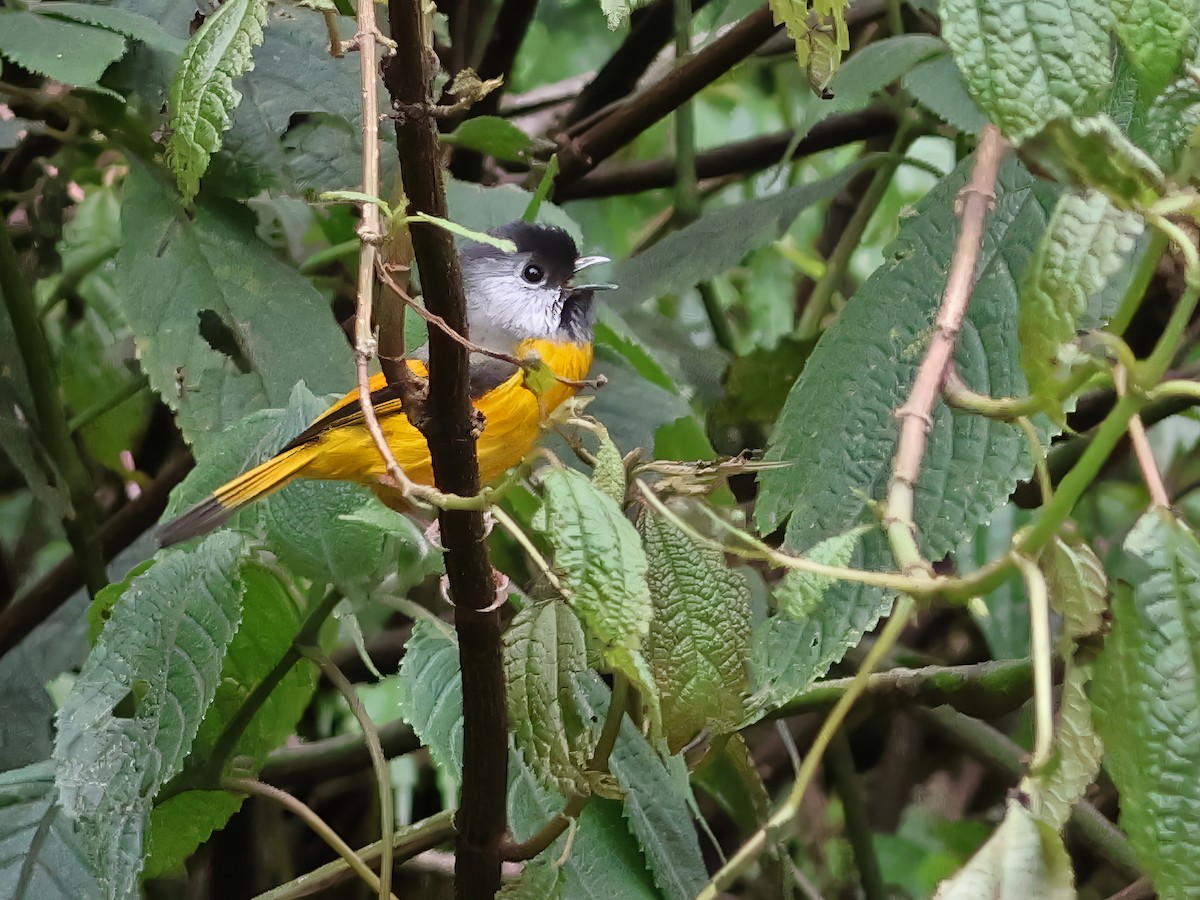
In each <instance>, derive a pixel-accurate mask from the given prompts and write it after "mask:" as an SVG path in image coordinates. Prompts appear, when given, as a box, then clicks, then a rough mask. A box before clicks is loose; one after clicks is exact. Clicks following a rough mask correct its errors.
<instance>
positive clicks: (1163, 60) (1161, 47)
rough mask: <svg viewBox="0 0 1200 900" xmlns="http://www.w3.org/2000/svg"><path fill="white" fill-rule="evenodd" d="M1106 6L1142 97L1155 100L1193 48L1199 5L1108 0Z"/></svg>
mask: <svg viewBox="0 0 1200 900" xmlns="http://www.w3.org/2000/svg"><path fill="white" fill-rule="evenodd" d="M1109 5H1110V6H1111V7H1112V14H1113V16H1114V17H1115V19H1116V21H1115V22H1114V26H1115V31H1116V33H1117V37H1118V38H1119V39H1120V41H1121V46H1122V47H1123V48H1124V50H1125V53H1126V54H1127V55H1128V57H1129V60H1130V61H1131V62H1132V63H1133V66H1134V68H1135V69H1136V70H1137V73H1138V80H1139V82H1140V86H1141V89H1142V94H1143V96H1146V97H1154V96H1156V95H1157V94H1158V93H1159V91H1161V90H1162V89H1163V88H1164V87H1165V86H1166V85H1167V82H1169V81H1170V80H1171V78H1172V76H1174V75H1175V74H1176V73H1177V72H1178V70H1179V65H1180V63H1181V62H1182V61H1183V58H1184V54H1185V53H1186V52H1187V50H1188V47H1189V46H1191V45H1194V44H1195V40H1196V17H1197V15H1198V14H1200V5H1198V4H1197V3H1196V0H1110V4H1109Z"/></svg>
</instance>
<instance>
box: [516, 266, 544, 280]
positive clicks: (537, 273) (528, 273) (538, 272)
mask: <svg viewBox="0 0 1200 900" xmlns="http://www.w3.org/2000/svg"><path fill="white" fill-rule="evenodd" d="M521 277H522V278H524V279H525V280H526V281H528V282H529V283H530V284H541V282H542V279H544V278H545V277H546V270H545V269H543V268H542V267H541V266H539V265H538V264H537V263H530V264H529V265H527V266H526V267H525V268H524V269H522V270H521Z"/></svg>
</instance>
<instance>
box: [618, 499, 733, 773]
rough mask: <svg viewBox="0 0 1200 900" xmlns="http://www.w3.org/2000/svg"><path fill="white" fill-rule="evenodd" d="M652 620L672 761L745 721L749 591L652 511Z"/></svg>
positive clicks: (721, 558) (651, 654)
mask: <svg viewBox="0 0 1200 900" xmlns="http://www.w3.org/2000/svg"><path fill="white" fill-rule="evenodd" d="M638 531H640V532H641V535H642V542H643V544H644V546H645V550H646V558H647V560H648V562H649V570H648V576H649V584H650V597H651V601H652V603H653V608H654V613H653V619H652V622H651V626H650V636H649V640H648V642H647V647H646V657H647V660H648V661H649V663H650V668H651V670H652V671H653V673H654V681H655V683H656V684H657V685H658V689H659V691H660V692H661V694H662V698H663V732H664V734H665V736H666V738H667V746H668V747H669V748H670V750H671V752H672V753H678V752H679V750H680V749H681V748H682V747H683V746H684V745H685V744H687V743H688V742H689V741H691V740H692V739H693V738H694V737H695V736H696V735H697V734H699V733H700V731H701V730H703V729H704V728H711V729H712V730H713V732H715V733H716V734H723V733H726V732H728V731H731V730H733V729H734V728H736V727H737V725H738V724H739V723H740V722H741V721H742V719H743V718H744V717H745V702H746V690H747V681H746V657H747V654H748V647H749V643H750V590H749V588H748V587H747V585H746V580H745V578H743V577H742V575H741V574H740V573H738V572H735V571H733V570H732V569H730V568H729V566H728V565H727V564H726V563H725V555H724V554H723V553H721V552H720V551H719V550H714V549H712V548H709V547H704V546H701V545H700V544H697V543H696V542H695V541H694V540H692V539H691V538H690V537H688V536H687V535H686V534H684V533H683V532H681V531H680V530H679V529H677V528H676V527H675V526H674V525H671V524H670V523H669V522H667V521H666V520H664V519H662V518H660V517H659V516H657V515H656V514H654V513H652V512H650V511H649V510H644V511H643V512H642V514H641V516H640V517H639V518H638Z"/></svg>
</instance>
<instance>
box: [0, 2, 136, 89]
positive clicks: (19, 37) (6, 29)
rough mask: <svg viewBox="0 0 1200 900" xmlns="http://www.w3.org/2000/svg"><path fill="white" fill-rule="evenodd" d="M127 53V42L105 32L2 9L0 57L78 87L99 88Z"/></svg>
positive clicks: (109, 32)
mask: <svg viewBox="0 0 1200 900" xmlns="http://www.w3.org/2000/svg"><path fill="white" fill-rule="evenodd" d="M124 53H125V38H124V37H122V36H121V35H119V34H116V33H115V32H113V31H108V30H107V29H104V28H93V27H92V26H90V25H85V24H83V23H80V22H69V21H66V20H64V19H57V18H52V17H51V16H44V15H40V14H38V13H36V12H30V11H28V10H22V9H12V8H3V9H0V56H3V57H6V58H7V59H10V60H12V61H13V62H15V63H17V65H19V66H21V67H22V68H24V69H28V70H29V71H31V72H36V73H37V74H38V75H45V76H46V77H48V78H53V79H55V80H56V81H61V82H64V83H65V84H72V85H75V86H76V87H95V86H96V84H97V82H99V80H100V76H101V75H103V74H104V70H105V69H107V68H108V67H109V66H110V65H111V64H112V63H113V62H114V61H115V60H117V59H120V58H121V56H122V55H123V54H124Z"/></svg>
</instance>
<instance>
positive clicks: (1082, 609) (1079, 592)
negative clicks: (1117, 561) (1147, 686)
mask: <svg viewBox="0 0 1200 900" xmlns="http://www.w3.org/2000/svg"><path fill="white" fill-rule="evenodd" d="M1038 565H1039V566H1041V568H1042V572H1043V574H1044V575H1045V577H1046V589H1047V591H1048V592H1049V594H1050V605H1051V608H1052V609H1053V610H1054V611H1055V612H1056V613H1058V614H1059V615H1060V616H1062V640H1063V642H1064V643H1066V642H1071V643H1078V642H1079V641H1081V640H1082V639H1084V638H1089V637H1092V636H1094V635H1096V634H1098V633H1099V632H1100V631H1101V630H1102V629H1103V628H1104V617H1105V614H1106V613H1107V611H1108V576H1107V575H1106V574H1105V572H1104V564H1103V563H1102V562H1100V559H1099V557H1097V556H1096V551H1094V550H1093V549H1092V548H1091V547H1090V546H1088V544H1087V542H1086V541H1084V540H1083V539H1082V538H1080V537H1072V538H1064V537H1056V538H1055V539H1054V540H1053V541H1052V542H1051V543H1050V545H1049V546H1047V547H1046V549H1045V550H1043V551H1042V554H1041V556H1040V557H1039V559H1038ZM1060 652H1061V654H1062V655H1063V656H1065V655H1066V652H1067V648H1066V647H1063V648H1060Z"/></svg>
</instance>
